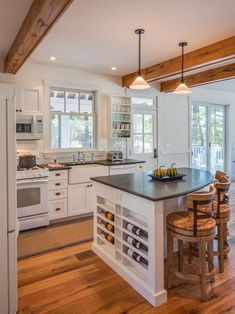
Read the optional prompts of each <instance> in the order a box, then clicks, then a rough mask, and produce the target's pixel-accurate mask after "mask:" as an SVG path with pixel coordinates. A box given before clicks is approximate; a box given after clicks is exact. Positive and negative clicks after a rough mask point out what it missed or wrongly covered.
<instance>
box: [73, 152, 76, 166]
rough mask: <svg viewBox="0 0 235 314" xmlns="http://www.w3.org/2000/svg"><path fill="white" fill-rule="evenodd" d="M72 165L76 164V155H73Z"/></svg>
mask: <svg viewBox="0 0 235 314" xmlns="http://www.w3.org/2000/svg"><path fill="white" fill-rule="evenodd" d="M73 163H74V164H75V163H76V155H75V154H73Z"/></svg>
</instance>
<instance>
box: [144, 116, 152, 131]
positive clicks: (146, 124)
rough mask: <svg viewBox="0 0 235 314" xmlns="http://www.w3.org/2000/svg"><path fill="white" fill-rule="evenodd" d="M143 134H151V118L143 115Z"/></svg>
mask: <svg viewBox="0 0 235 314" xmlns="http://www.w3.org/2000/svg"><path fill="white" fill-rule="evenodd" d="M144 133H153V116H152V115H150V114H148V115H146V114H145V115H144Z"/></svg>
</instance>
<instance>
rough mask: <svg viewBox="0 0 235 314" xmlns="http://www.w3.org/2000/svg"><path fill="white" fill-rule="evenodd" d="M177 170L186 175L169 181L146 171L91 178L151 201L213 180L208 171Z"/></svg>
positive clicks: (189, 189)
mask: <svg viewBox="0 0 235 314" xmlns="http://www.w3.org/2000/svg"><path fill="white" fill-rule="evenodd" d="M178 172H179V173H182V174H185V175H186V176H185V177H184V178H183V179H181V180H176V181H171V182H169V181H168V182H160V181H157V180H152V179H151V177H149V176H148V174H149V173H148V172H141V173H130V174H123V175H115V176H106V177H95V178H91V179H92V180H93V181H97V182H99V183H102V184H105V185H108V186H111V187H114V188H116V189H119V190H122V191H125V192H128V193H131V194H135V195H137V196H140V197H143V198H146V199H149V200H151V201H160V200H164V199H169V198H174V197H178V196H182V195H184V194H188V193H191V192H194V191H197V190H199V189H202V188H203V187H205V186H206V185H208V184H209V183H210V182H211V181H212V180H213V176H212V174H211V173H210V172H209V171H204V170H198V169H191V168H180V169H178Z"/></svg>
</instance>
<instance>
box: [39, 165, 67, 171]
mask: <svg viewBox="0 0 235 314" xmlns="http://www.w3.org/2000/svg"><path fill="white" fill-rule="evenodd" d="M39 166H42V167H45V168H47V169H48V170H49V171H58V170H69V169H72V167H71V166H65V165H63V167H55V168H54V167H53V168H52V167H49V166H48V165H47V164H44V165H39Z"/></svg>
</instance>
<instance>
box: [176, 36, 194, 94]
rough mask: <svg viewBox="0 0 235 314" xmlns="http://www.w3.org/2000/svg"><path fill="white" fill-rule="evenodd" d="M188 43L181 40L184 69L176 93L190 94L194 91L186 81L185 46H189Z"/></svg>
mask: <svg viewBox="0 0 235 314" xmlns="http://www.w3.org/2000/svg"><path fill="white" fill-rule="evenodd" d="M187 44H188V43H186V42H181V43H179V46H180V47H182V59H181V60H182V61H181V62H182V70H181V80H180V84H179V85H178V86H177V87H176V89H175V90H174V92H173V93H174V94H181V95H183V94H190V93H192V91H191V90H190V89H189V88H188V86H187V85H186V84H185V82H184V47H185V46H187Z"/></svg>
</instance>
